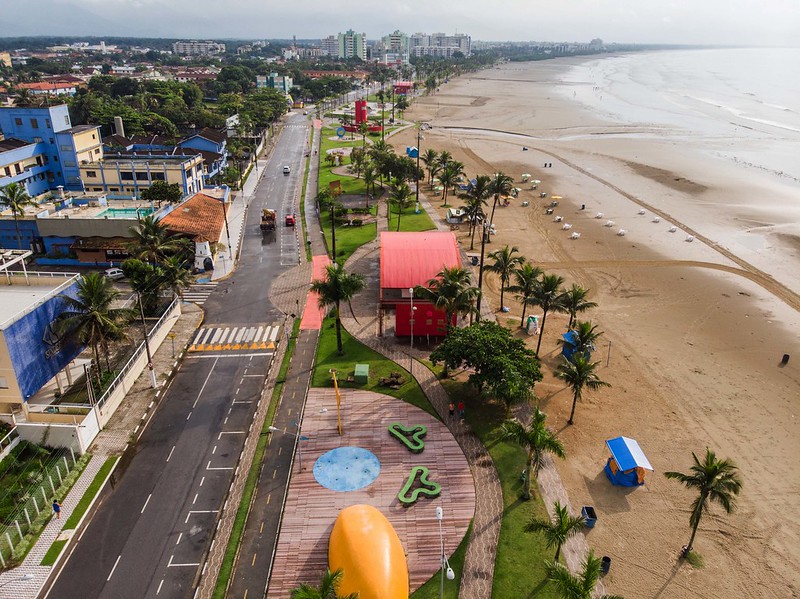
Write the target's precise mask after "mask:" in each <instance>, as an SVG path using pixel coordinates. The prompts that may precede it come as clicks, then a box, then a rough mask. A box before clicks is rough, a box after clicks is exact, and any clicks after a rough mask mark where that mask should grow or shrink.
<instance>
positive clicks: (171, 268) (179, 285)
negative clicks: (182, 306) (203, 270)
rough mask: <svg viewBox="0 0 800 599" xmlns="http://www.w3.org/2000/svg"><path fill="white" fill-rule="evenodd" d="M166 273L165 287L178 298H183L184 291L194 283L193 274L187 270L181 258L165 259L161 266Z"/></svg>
mask: <svg viewBox="0 0 800 599" xmlns="http://www.w3.org/2000/svg"><path fill="white" fill-rule="evenodd" d="M159 266H161V269H162V271H163V273H164V285H165V287H167V288H168V289H170V290H171V291H172V293H174V294H175V295H177V296H178V297H183V290H184V289H186V288H187V287H189V286H190V285H191V284H192V283H193V282H194V281H193V278H192V273H191V272H190V271H189V269H188V268H186V265H185V263H184V261H183V259H182V258H181V257H180V256H170V257H169V258H166V259H164V260H163V261H162V262H161V264H160V265H159Z"/></svg>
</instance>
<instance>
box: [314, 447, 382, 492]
mask: <svg viewBox="0 0 800 599" xmlns="http://www.w3.org/2000/svg"><path fill="white" fill-rule="evenodd" d="M380 473H381V462H380V460H378V458H377V456H376V455H375V454H374V453H372V452H371V451H369V450H368V449H363V448H361V447H337V448H336V449H331V450H330V451H329V452H328V453H326V454H323V455H322V456H320V457H319V459H318V460H317V461H316V462H314V478H315V479H317V482H318V483H319V484H321V485H322V486H323V487H325V488H326V489H330V490H332V491H356V490H358V489H363V488H364V487H366V486H367V485H369V484H371V483H372V481H374V480H375V479H376V478H378V475H379V474H380Z"/></svg>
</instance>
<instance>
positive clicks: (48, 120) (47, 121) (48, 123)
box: [44, 119, 53, 129]
mask: <svg viewBox="0 0 800 599" xmlns="http://www.w3.org/2000/svg"><path fill="white" fill-rule="evenodd" d="M44 126H45V127H47V128H48V129H52V128H53V126H52V125H51V124H50V119H45V120H44Z"/></svg>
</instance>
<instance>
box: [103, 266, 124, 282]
mask: <svg viewBox="0 0 800 599" xmlns="http://www.w3.org/2000/svg"><path fill="white" fill-rule="evenodd" d="M103 274H104V275H105V276H107V277H108V278H109V279H111V280H112V281H118V280H119V279H124V278H125V273H124V272H122V269H121V268H107V269H106V270H105V272H104V273H103Z"/></svg>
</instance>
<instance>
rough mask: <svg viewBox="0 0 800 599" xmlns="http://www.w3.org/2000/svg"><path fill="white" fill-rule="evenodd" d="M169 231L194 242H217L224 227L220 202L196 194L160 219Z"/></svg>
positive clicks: (207, 196) (223, 216)
mask: <svg viewBox="0 0 800 599" xmlns="http://www.w3.org/2000/svg"><path fill="white" fill-rule="evenodd" d="M161 223H162V224H163V225H164V226H165V227H167V229H169V230H170V231H174V232H175V233H185V234H187V235H190V236H191V237H192V239H193V240H194V241H218V240H219V238H220V235H222V228H223V227H224V226H225V214H224V213H223V205H222V201H220V200H219V199H216V198H213V197H211V196H210V195H206V194H204V193H196V194H195V195H193V196H192V197H191V198H189V199H188V200H186V201H185V202H183V203H182V204H179V205H177V206H176V207H175V209H174V210H173V211H172V212H170V213H169V214H167V215H166V216H165V217H164V218H162V219H161Z"/></svg>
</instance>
